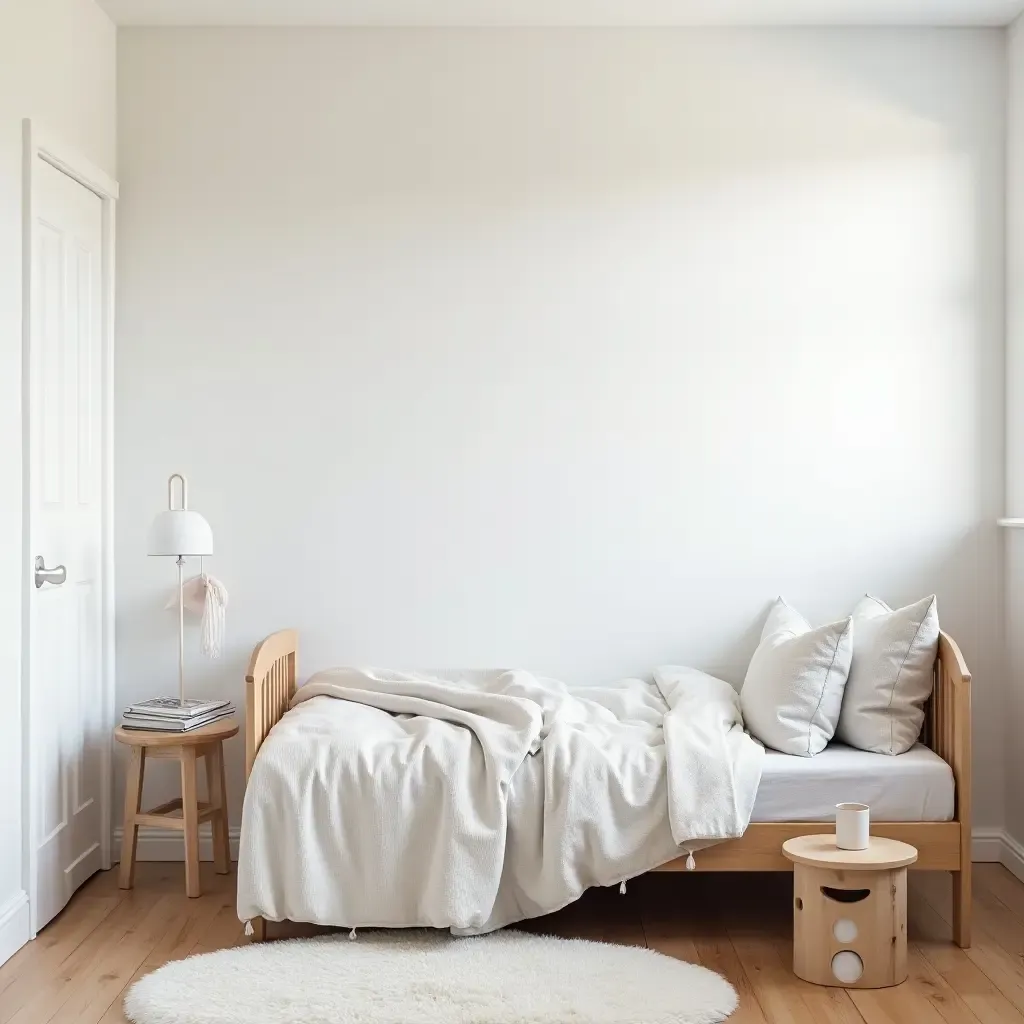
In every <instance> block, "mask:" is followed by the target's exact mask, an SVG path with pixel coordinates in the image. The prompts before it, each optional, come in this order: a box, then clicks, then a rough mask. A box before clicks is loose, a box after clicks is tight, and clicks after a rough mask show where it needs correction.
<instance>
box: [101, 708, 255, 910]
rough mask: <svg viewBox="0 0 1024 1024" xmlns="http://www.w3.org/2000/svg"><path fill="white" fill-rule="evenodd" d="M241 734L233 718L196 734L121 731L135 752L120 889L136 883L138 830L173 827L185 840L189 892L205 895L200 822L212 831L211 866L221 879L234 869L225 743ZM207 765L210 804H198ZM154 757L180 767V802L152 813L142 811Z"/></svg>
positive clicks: (126, 807) (120, 739)
mask: <svg viewBox="0 0 1024 1024" xmlns="http://www.w3.org/2000/svg"><path fill="white" fill-rule="evenodd" d="M237 732H238V724H237V723H236V722H235V720H234V719H233V718H226V719H223V720H222V721H220V722H214V723H213V724H212V725H206V726H203V727H202V728H201V729H196V730H195V731H194V732H187V733H180V732H148V731H145V730H142V729H125V728H124V727H123V726H120V725H119V726H118V727H117V728H116V729H115V730H114V738H115V739H116V740H117V741H118V743H124V744H125V745H126V746H128V747H130V748H131V763H130V765H129V767H128V778H127V780H126V784H125V791H124V838H123V839H122V840H121V868H120V873H119V879H118V884H119V885H120V887H121V888H122V889H130V888H131V887H132V886H133V885H134V884H135V850H136V846H137V843H138V836H139V826H140V825H152V826H156V827H157V828H175V829H178V830H180V831H181V832H183V833H184V836H185V893H186V895H188V896H201V895H202V889H201V888H200V885H199V823H200V822H201V821H209V822H211V823H212V826H213V862H214V869H215V870H216V872H217V874H218V875H226V874H227V873H228V872H229V871H230V870H231V851H230V849H229V847H228V803H227V788H226V786H225V785H224V747H223V743H224V740H226V739H230V738H231V737H232V736H234V735H235V734H236V733H237ZM200 757H202V758H204V759H205V761H206V791H207V793H208V795H209V799H208V801H207V802H206V803H200V802H199V796H198V793H197V790H196V761H197V760H198V759H199V758H200ZM150 758H158V759H168V760H172V761H180V762H181V799H179V800H168V801H167V802H166V803H163V804H160V805H159V806H158V807H154V808H153V809H152V810H150V811H143V810H142V779H143V776H144V775H145V772H146V761H148V760H149V759H150Z"/></svg>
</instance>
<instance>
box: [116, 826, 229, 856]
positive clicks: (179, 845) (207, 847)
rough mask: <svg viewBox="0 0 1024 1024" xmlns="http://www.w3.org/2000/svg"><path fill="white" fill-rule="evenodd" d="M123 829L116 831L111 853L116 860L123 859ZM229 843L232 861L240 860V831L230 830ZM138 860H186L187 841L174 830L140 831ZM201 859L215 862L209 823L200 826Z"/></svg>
mask: <svg viewBox="0 0 1024 1024" xmlns="http://www.w3.org/2000/svg"><path fill="white" fill-rule="evenodd" d="M121 834H122V833H121V829H120V828H115V829H114V837H113V843H112V844H111V847H110V849H111V853H112V855H113V857H114V859H115V860H120V859H121ZM228 842H229V844H230V846H231V859H232V860H238V829H237V828H231V829H228ZM135 859H136V860H184V859H185V841H184V839H183V838H182V835H181V833H180V832H179V831H178V830H177V829H173V828H149V827H148V826H143V827H142V828H140V829H139V838H138V843H137V845H136V848H135ZM199 859H200V860H213V837H212V835H211V832H210V826H209V823H206V822H204V823H203V824H202V825H200V826H199Z"/></svg>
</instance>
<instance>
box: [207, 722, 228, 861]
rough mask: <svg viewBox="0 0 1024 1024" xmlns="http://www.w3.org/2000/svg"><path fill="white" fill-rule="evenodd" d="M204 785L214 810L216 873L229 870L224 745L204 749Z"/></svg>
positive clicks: (212, 824) (211, 745)
mask: <svg viewBox="0 0 1024 1024" xmlns="http://www.w3.org/2000/svg"><path fill="white" fill-rule="evenodd" d="M206 787H207V789H208V790H209V792H210V806H211V807H212V808H214V809H215V810H216V812H217V813H216V814H214V816H213V819H212V821H211V822H210V824H211V827H212V828H213V864H214V870H215V871H216V872H217V874H218V875H226V874H228V873H229V872H230V871H231V847H230V845H229V842H228V791H227V786H226V784H225V781H224V747H223V745H222V744H221V743H219V742H218V743H211V744H210V746H209V747H207V750H206Z"/></svg>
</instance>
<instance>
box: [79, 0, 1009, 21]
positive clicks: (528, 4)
mask: <svg viewBox="0 0 1024 1024" xmlns="http://www.w3.org/2000/svg"><path fill="white" fill-rule="evenodd" d="M99 3H100V5H101V6H102V7H103V8H105V9H106V11H107V12H108V13H109V14H110V16H111V17H112V18H113V19H114V21H116V22H117V23H118V24H119V25H349V26H355V25H382V26H392V25H393V26H398V25H449V26H454V25H464V26H515V25H521V26H530V25H598V26H600V25H620V26H626V25H690V26H718V25H723V26H724V25H757V26H768V25H949V26H960V25H962V26H966V25H1006V24H1008V23H1009V22H1011V21H1013V20H1014V18H1016V17H1017V16H1018V15H1019V14H1021V12H1022V11H1024V0H99Z"/></svg>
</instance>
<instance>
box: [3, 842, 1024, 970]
mask: <svg viewBox="0 0 1024 1024" xmlns="http://www.w3.org/2000/svg"><path fill="white" fill-rule="evenodd" d="M228 840H229V842H230V844H231V859H232V860H238V829H237V828H231V829H229V830H228ZM111 850H112V852H113V855H114V858H115V859H118V858H119V857H120V853H121V829H120V828H116V829H114V836H113V842H112V843H111ZM135 858H136V860H184V859H185V846H184V842H183V840H182V837H181V833H180V832H178V831H176V830H175V829H170V828H142V829H140V830H139V841H138V847H137V852H136V855H135ZM199 859H200V860H213V839H212V837H211V834H210V826H209V824H205V823H204V824H202V825H200V826H199ZM971 860H973V861H977V862H979V863H986V864H1002V865H1003V867H1005V868H1006V869H1007V870H1008V871H1010V872H1011V873H1012V874H1014V875H1016V876H1017V877H1018V878H1019V879H1021V881H1024V846H1022V845H1021V844H1020V843H1018V842H1017V840H1016V839H1014V838H1013V837H1012V836H1011V835H1008V834H1007V833H1006V832H1005V831H1004V830H1003V829H1001V828H976V829H975V830H974V833H973V835H972V836H971ZM21 895H22V897H23V899H24V902H25V905H26V908H27V904H28V898H27V897H26V896H25V894H24V893H22V894H21ZM12 902H13V901H12ZM6 913H7V910H6V908H0V956H2V955H3V950H4V949H5V948H6V947H5V946H4V943H3V931H2V929H3V927H4V925H5V924H6V922H7V916H5V914H6ZM26 915H27V910H26ZM8 955H10V954H8ZM2 962H3V960H2V959H0V963H2Z"/></svg>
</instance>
